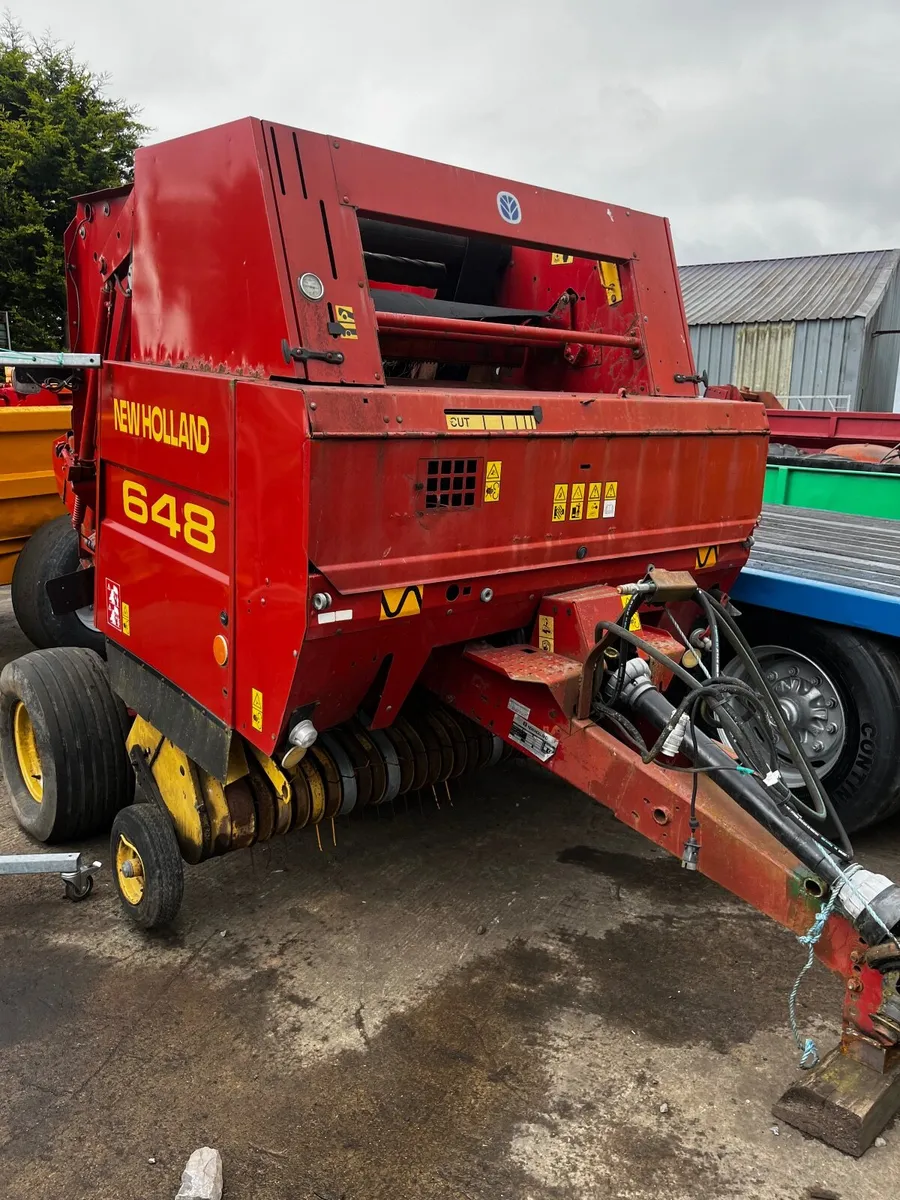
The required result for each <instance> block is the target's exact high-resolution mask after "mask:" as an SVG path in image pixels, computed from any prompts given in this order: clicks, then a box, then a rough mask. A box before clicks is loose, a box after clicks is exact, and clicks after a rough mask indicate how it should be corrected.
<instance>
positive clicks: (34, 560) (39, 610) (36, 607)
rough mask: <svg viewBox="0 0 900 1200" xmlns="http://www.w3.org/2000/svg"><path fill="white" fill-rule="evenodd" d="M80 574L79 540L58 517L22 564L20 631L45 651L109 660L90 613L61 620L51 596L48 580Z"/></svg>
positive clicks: (17, 581) (17, 591)
mask: <svg viewBox="0 0 900 1200" xmlns="http://www.w3.org/2000/svg"><path fill="white" fill-rule="evenodd" d="M78 569H79V559H78V535H77V534H76V532H75V530H74V529H73V528H72V522H71V520H70V518H69V517H67V516H62V517H56V519H55V520H53V521H48V522H47V523H46V525H42V526H41V527H40V529H37V530H36V531H35V532H34V533H33V534H32V535H31V537H30V538H29V539H28V541H27V542H26V543H25V546H24V548H23V550H22V553H21V554H20V555H19V557H18V558H17V559H16V565H15V568H14V570H13V577H12V586H11V588H10V595H11V599H12V606H13V612H14V613H15V616H16V620H17V621H18V623H19V627H20V629H21V630H22V632H23V633H24V634H25V636H26V637H27V638H28V639H29V641H32V642H34V644H35V646H37V647H38V648H39V649H41V650H46V649H47V648H48V647H50V646H84V647H85V648H86V649H88V650H94V651H96V653H97V654H100V655H105V653H106V638H105V637H104V636H103V634H102V633H100V632H99V630H97V629H96V628H95V627H94V624H93V621H92V613H91V610H90V609H82V610H79V611H78V612H68V613H63V614H61V615H60V616H57V615H56V613H55V612H54V611H53V609H52V608H51V607H50V598H49V597H48V595H47V592H46V590H45V588H46V584H47V580H48V579H57V578H58V577H59V576H60V575H69V574H71V573H72V572H73V571H77V570H78Z"/></svg>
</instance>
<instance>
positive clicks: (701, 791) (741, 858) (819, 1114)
mask: <svg viewBox="0 0 900 1200" xmlns="http://www.w3.org/2000/svg"><path fill="white" fill-rule="evenodd" d="M600 590H601V589H585V590H584V593H583V595H582V596H581V597H580V595H579V593H577V592H571V593H561V594H560V595H558V596H556V597H549V598H548V597H545V600H544V606H549V605H551V603H552V602H556V603H552V612H553V616H554V620H555V622H556V637H557V638H559V636H560V627H561V626H562V625H563V624H565V625H566V626H567V627H569V628H576V627H579V626H580V627H581V628H582V629H584V628H585V627H589V626H590V621H591V620H593V619H594V617H595V607H594V606H595V605H596V603H597V600H598V593H599V591H600ZM608 590H609V592H610V593H611V594H612V595H613V596H615V589H608ZM579 608H581V609H583V610H584V611H582V612H581V613H580V614H579V611H578V610H579ZM550 611H551V608H550V607H542V612H550ZM593 650H594V647H590V648H588V647H587V646H586V645H585V644H584V642H582V646H581V649H580V652H578V653H577V656H576V657H567V656H564V655H560V654H557V653H548V652H544V651H542V650H541V649H540V648H539V647H536V646H533V645H529V646H504V647H492V646H489V645H487V644H485V643H474V644H470V645H468V646H466V647H464V648H463V649H462V650H460V649H459V648H448V649H447V650H444V651H440V652H438V653H436V654H435V655H434V656H433V658H432V660H431V662H430V664H429V667H428V668H427V670H426V673H425V677H424V682H425V683H426V685H427V686H428V687H430V688H431V690H432V691H433V692H434V693H435V695H437V696H438V697H439V698H440V699H442V700H443V701H444V702H445V703H447V704H450V705H452V706H453V707H454V708H456V709H457V710H458V711H460V712H461V713H463V714H464V715H466V716H468V717H470V718H473V719H474V720H476V721H478V722H479V724H482V725H483V726H484V727H485V728H487V729H489V730H490V731H491V732H492V733H494V734H495V735H499V736H500V737H502V738H503V739H504V740H505V741H507V742H508V743H509V744H510V745H512V746H514V747H515V748H517V749H519V750H524V751H525V753H526V755H528V754H530V755H531V756H532V757H534V758H537V759H538V760H539V761H541V762H542V763H543V765H544V766H545V767H546V768H547V769H548V770H550V771H552V772H553V773H554V774H555V775H558V776H559V777H560V778H562V779H565V780H566V781H567V782H568V783H571V784H572V785H573V786H574V787H577V788H578V789H579V790H580V791H582V792H584V793H585V794H586V795H588V796H590V797H591V798H592V799H594V800H596V801H597V802H598V803H600V804H603V805H604V806H605V807H607V808H609V809H610V810H611V811H612V812H613V814H614V815H615V816H616V817H617V818H618V819H619V820H620V821H622V822H623V824H625V825H628V826H629V827H630V828H632V829H634V830H636V831H637V832H638V833H640V834H642V835H643V836H644V837H646V838H648V839H649V840H650V841H651V842H654V843H655V844H656V845H658V846H660V847H661V848H662V849H664V850H667V851H669V853H670V854H673V855H675V856H676V857H682V850H683V847H684V846H685V845H686V843H687V842H688V840H689V839H691V838H694V837H696V838H698V839H699V845H700V850H699V859H698V860H697V862H696V867H695V869H698V870H699V871H700V873H701V874H703V875H706V876H707V878H709V879H711V880H713V881H714V882H716V883H718V884H719V885H721V886H722V887H724V888H726V889H727V890H728V891H730V892H731V893H732V894H733V895H735V896H737V897H738V898H739V899H742V900H745V901H746V902H747V903H749V904H751V905H752V906H753V907H754V908H755V909H758V910H759V911H760V912H762V913H764V914H765V915H766V916H769V917H771V918H772V919H773V920H775V921H777V922H778V923H779V924H780V925H782V926H783V927H784V928H785V929H788V930H790V931H791V932H792V933H795V934H797V935H798V936H799V935H805V934H806V933H807V932H808V931H809V929H810V927H811V926H812V924H813V921H814V920H815V917H816V915H817V913H818V912H819V910H820V909H821V907H822V906H823V905H824V903H825V897H826V894H827V892H828V890H829V885H830V884H831V879H827V880H826V879H824V878H821V877H819V876H818V875H817V874H816V873H814V872H813V871H812V870H810V869H809V868H807V867H805V866H803V864H802V863H801V862H800V861H799V860H798V858H797V857H796V856H795V855H794V854H793V853H792V852H791V851H790V850H789V849H787V848H786V847H785V846H784V845H782V843H781V842H779V841H778V840H777V838H776V837H775V836H774V835H773V833H770V832H769V831H768V830H767V829H766V828H764V826H763V825H762V824H761V823H760V822H759V820H757V819H756V817H755V816H754V815H753V814H752V813H751V812H749V811H747V810H746V809H744V808H743V807H741V805H740V804H739V803H738V802H737V801H736V800H735V799H732V797H731V796H729V795H728V794H727V793H726V792H725V791H724V790H723V788H722V787H721V786H719V785H718V784H717V783H716V782H715V780H714V779H713V778H711V777H710V775H709V774H708V773H706V772H704V771H701V772H699V773H697V774H696V775H693V776H692V775H691V774H688V773H680V772H673V771H671V770H666V769H664V768H663V767H661V766H659V765H657V764H656V763H654V762H644V761H642V759H641V757H640V756H639V755H638V754H636V753H635V752H634V751H633V750H631V749H630V748H629V747H628V746H626V745H625V744H624V743H623V742H621V741H620V740H618V739H617V738H616V737H615V736H614V735H613V734H611V733H609V732H607V731H606V730H605V729H603V728H602V727H601V726H600V725H598V724H596V722H594V721H593V720H591V719H582V718H578V717H574V716H568V715H567V713H568V714H571V713H573V712H574V711H575V706H574V703H573V701H574V698H575V697H576V696H577V695H578V693H579V691H580V689H581V687H582V683H583V680H584V677H585V676H586V675H587V674H588V673H590V675H591V677H592V678H593V675H594V667H593V663H594V660H595V656H594V655H593ZM648 694H650V695H651V696H657V697H659V700H660V702H661V706H662V696H661V695H660V693H659V692H657V691H656V690H655V689H648ZM666 707H667V708H668V709H670V710H671V706H669V705H667V706H666ZM523 731H524V736H523ZM694 788H696V791H695V792H694ZM692 792H694V794H693V797H692ZM692 812H693V815H694V817H695V820H692ZM815 954H816V956H817V957H818V958H819V960H820V961H821V962H822V963H823V964H824V965H825V966H826V967H828V968H829V969H830V970H831V971H834V972H835V973H836V974H838V975H839V976H840V977H841V978H842V979H843V980H844V981H845V991H844V1005H843V1013H842V1034H841V1041H840V1046H839V1051H840V1053H837V1052H835V1053H832V1054H829V1055H828V1056H827V1058H826V1059H825V1061H824V1062H823V1063H822V1064H821V1065H820V1066H818V1067H816V1069H815V1070H813V1071H811V1072H808V1073H807V1075H806V1077H805V1080H804V1081H803V1083H802V1084H797V1085H795V1086H793V1087H792V1088H791V1089H789V1090H788V1092H787V1093H785V1096H784V1097H783V1098H782V1100H781V1101H779V1103H778V1105H777V1106H776V1111H777V1113H778V1115H779V1116H780V1117H781V1119H784V1120H785V1121H787V1122H788V1123H791V1124H795V1125H797V1126H798V1127H799V1128H802V1129H803V1130H804V1131H805V1132H807V1133H812V1134H814V1135H816V1136H818V1137H820V1138H822V1139H823V1140H825V1141H828V1142H829V1143H830V1144H832V1145H836V1146H837V1147H838V1148H839V1149H842V1150H844V1151H845V1152H847V1153H850V1154H854V1155H860V1154H862V1153H863V1152H864V1151H865V1150H866V1149H867V1147H868V1146H869V1145H870V1144H871V1142H872V1140H873V1139H874V1138H875V1137H876V1135H877V1134H878V1133H879V1132H880V1130H881V1129H882V1128H883V1127H884V1125H885V1124H886V1123H887V1121H888V1120H889V1119H890V1118H891V1117H892V1116H893V1115H894V1114H895V1112H896V1111H897V1109H898V1108H900V1048H898V1045H897V1041H898V1039H897V1037H896V1036H894V1034H893V1032H892V1031H893V1026H894V1024H895V1017H896V1011H895V1010H896V1009H897V1006H898V1003H900V1002H898V997H897V982H898V977H897V972H896V971H892V970H890V969H886V968H891V967H893V966H894V965H896V960H898V959H900V948H898V947H897V945H896V943H890V942H888V943H885V944H882V945H880V946H878V947H877V948H875V947H870V946H869V945H868V944H867V942H866V940H865V938H863V937H860V934H859V932H858V930H857V929H856V928H855V927H854V925H853V924H852V923H851V921H850V920H849V919H848V918H847V917H845V916H844V915H842V914H841V913H840V912H839V911H835V912H832V913H831V915H830V916H829V918H828V920H827V922H826V924H825V926H824V929H823V931H822V935H821V937H820V938H819V940H818V942H817V943H816V944H815ZM870 959H871V965H870Z"/></svg>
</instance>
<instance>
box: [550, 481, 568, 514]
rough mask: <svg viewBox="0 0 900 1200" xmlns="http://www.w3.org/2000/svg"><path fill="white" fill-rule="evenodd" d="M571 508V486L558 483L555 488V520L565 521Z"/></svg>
mask: <svg viewBox="0 0 900 1200" xmlns="http://www.w3.org/2000/svg"><path fill="white" fill-rule="evenodd" d="M568 506H569V485H568V484H567V483H557V484H556V485H555V486H554V488H553V518H552V519H553V520H554V521H564V520H565V519H566V512H567V510H568Z"/></svg>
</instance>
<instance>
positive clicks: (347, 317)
mask: <svg viewBox="0 0 900 1200" xmlns="http://www.w3.org/2000/svg"><path fill="white" fill-rule="evenodd" d="M334 319H335V320H336V321H337V323H338V325H340V326H342V327H343V330H344V332H343V333H342V334H341V337H342V338H353V340H354V341H357V340H358V339H357V337H356V317H355V316H354V315H353V309H352V308H351V307H350V305H349V304H336V305H335V306H334Z"/></svg>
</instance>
